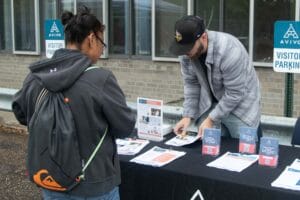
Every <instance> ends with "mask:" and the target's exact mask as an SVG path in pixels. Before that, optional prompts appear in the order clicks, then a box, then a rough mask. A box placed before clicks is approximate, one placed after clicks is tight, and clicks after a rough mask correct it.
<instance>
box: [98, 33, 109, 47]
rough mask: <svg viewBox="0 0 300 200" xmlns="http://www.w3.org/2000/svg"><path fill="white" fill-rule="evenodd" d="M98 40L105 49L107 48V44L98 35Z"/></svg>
mask: <svg viewBox="0 0 300 200" xmlns="http://www.w3.org/2000/svg"><path fill="white" fill-rule="evenodd" d="M96 38H97V39H98V40H99V41H100V42H101V44H102V45H103V47H104V48H106V46H107V45H106V44H105V42H103V40H102V39H101V38H100V37H98V36H97V35H96Z"/></svg>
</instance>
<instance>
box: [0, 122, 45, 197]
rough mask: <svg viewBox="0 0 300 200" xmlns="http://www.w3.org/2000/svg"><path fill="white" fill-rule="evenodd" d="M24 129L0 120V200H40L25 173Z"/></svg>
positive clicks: (26, 137) (25, 133) (25, 139)
mask: <svg viewBox="0 0 300 200" xmlns="http://www.w3.org/2000/svg"><path fill="white" fill-rule="evenodd" d="M27 139H28V134H27V131H26V128H24V127H22V126H19V125H17V124H10V125H7V124H4V123H3V119H2V123H1V120H0V158H1V162H0V183H1V187H0V198H1V200H36V199H39V200H40V199H42V197H41V192H40V189H39V188H38V187H37V186H35V185H34V184H33V183H31V182H30V181H29V179H28V177H27V175H26V174H27V173H26V164H25V163H26V149H27Z"/></svg>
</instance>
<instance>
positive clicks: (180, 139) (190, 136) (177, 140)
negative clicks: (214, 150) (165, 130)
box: [165, 132, 200, 147]
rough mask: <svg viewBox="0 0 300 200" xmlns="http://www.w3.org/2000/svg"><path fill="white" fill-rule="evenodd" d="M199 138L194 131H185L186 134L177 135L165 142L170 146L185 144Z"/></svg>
mask: <svg viewBox="0 0 300 200" xmlns="http://www.w3.org/2000/svg"><path fill="white" fill-rule="evenodd" d="M199 138H200V136H199V135H198V133H196V132H187V133H186V135H184V136H182V135H177V136H175V137H173V138H172V139H170V140H168V141H167V142H166V143H165V144H167V145H172V146H177V147H178V146H184V145H187V144H192V143H194V142H195V141H197V140H198V139H199Z"/></svg>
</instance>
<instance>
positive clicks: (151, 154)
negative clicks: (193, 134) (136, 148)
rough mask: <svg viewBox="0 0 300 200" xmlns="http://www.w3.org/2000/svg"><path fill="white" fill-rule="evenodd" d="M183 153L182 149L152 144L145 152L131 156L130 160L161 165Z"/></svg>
mask: <svg viewBox="0 0 300 200" xmlns="http://www.w3.org/2000/svg"><path fill="white" fill-rule="evenodd" d="M183 155H185V152H183V151H175V150H170V149H164V148H160V147H157V146H154V147H153V148H152V149H150V150H148V151H147V152H145V153H143V154H141V155H139V156H137V157H135V158H133V159H132V160H130V162H136V163H139V164H144V165H152V166H154V167H161V166H164V165H166V164H168V163H170V162H172V161H173V160H175V159H177V158H179V157H181V156H183Z"/></svg>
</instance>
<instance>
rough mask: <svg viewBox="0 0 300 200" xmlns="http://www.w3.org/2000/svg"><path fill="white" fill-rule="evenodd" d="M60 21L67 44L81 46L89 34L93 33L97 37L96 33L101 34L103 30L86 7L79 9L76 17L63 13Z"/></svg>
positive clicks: (67, 12) (102, 26) (101, 25)
mask: <svg viewBox="0 0 300 200" xmlns="http://www.w3.org/2000/svg"><path fill="white" fill-rule="evenodd" d="M61 21H62V24H63V25H64V29H65V41H66V42H67V43H69V42H70V43H76V44H81V43H82V42H83V40H84V39H85V38H86V37H87V36H88V35H89V34H90V33H94V34H95V35H96V37H97V33H98V32H101V33H102V32H103V31H104V28H105V26H104V25H103V24H102V23H101V22H100V21H99V20H98V19H97V18H96V16H95V15H93V14H91V13H90V10H89V9H88V8H87V7H86V6H82V7H80V8H79V9H78V11H77V14H76V15H74V14H73V13H71V12H69V11H65V12H63V14H62V15H61Z"/></svg>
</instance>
